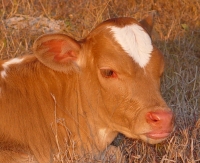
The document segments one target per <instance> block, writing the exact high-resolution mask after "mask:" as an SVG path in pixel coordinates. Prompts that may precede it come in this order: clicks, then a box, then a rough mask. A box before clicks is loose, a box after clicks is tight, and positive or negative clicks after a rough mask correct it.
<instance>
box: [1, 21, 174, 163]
mask: <svg viewBox="0 0 200 163" xmlns="http://www.w3.org/2000/svg"><path fill="white" fill-rule="evenodd" d="M151 29H152V18H151V17H147V18H146V19H144V20H142V21H141V22H137V21H136V20H135V19H133V18H125V17H124V18H115V19H110V20H107V21H105V22H103V23H101V24H100V25H99V26H97V27H96V28H95V29H94V30H93V31H92V32H91V33H90V34H89V35H88V36H87V37H86V38H85V39H83V40H81V41H76V40H74V39H72V38H70V37H68V36H67V35H64V34H49V35H44V36H42V37H40V38H38V39H37V40H36V41H35V43H34V46H33V48H34V55H27V56H23V57H21V58H14V59H10V60H7V61H0V162H17V161H19V162H20V161H21V160H22V159H23V158H25V157H26V156H28V155H33V156H34V158H35V159H36V160H37V161H38V162H40V163H49V162H53V158H54V157H55V155H56V154H57V153H59V152H60V154H62V153H61V152H62V151H64V152H65V153H63V155H65V156H66V157H72V153H73V152H75V153H77V154H78V155H79V156H82V155H84V154H86V153H93V154H94V155H96V154H97V153H100V152H102V151H104V150H105V149H106V147H107V146H108V145H109V144H110V143H111V142H112V141H113V139H114V138H115V137H116V136H117V134H118V133H123V134H124V135H126V136H127V137H130V138H136V139H142V140H144V141H146V142H148V143H151V144H154V143H159V142H161V141H163V140H165V139H166V138H167V137H168V136H169V134H170V133H171V131H172V129H173V114H172V112H171V110H170V108H169V107H168V106H167V104H166V103H165V101H164V100H163V98H162V97H161V94H160V77H161V75H162V73H163V69H164V60H163V55H162V53H161V52H160V51H159V50H158V49H157V48H156V47H155V46H154V45H153V44H152V42H151V39H150V36H149V34H150V32H151Z"/></svg>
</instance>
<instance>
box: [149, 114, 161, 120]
mask: <svg viewBox="0 0 200 163" xmlns="http://www.w3.org/2000/svg"><path fill="white" fill-rule="evenodd" d="M149 118H150V119H151V120H152V121H154V122H157V121H160V117H159V116H158V115H157V114H155V113H149Z"/></svg>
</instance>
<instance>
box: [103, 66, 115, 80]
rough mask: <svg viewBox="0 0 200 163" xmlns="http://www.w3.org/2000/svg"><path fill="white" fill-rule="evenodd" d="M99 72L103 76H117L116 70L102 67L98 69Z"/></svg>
mask: <svg viewBox="0 0 200 163" xmlns="http://www.w3.org/2000/svg"><path fill="white" fill-rule="evenodd" d="M100 72H101V75H102V76H103V77H104V78H116V77H117V74H116V72H115V71H113V70H112V69H107V68H105V69H104V68H102V69H100Z"/></svg>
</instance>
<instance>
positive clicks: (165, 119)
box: [146, 111, 173, 125]
mask: <svg viewBox="0 0 200 163" xmlns="http://www.w3.org/2000/svg"><path fill="white" fill-rule="evenodd" d="M172 117H173V114H172V112H169V111H155V112H148V113H147V114H146V121H147V123H149V124H160V123H162V125H169V124H170V123H171V122H172Z"/></svg>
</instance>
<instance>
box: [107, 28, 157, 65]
mask: <svg viewBox="0 0 200 163" xmlns="http://www.w3.org/2000/svg"><path fill="white" fill-rule="evenodd" d="M108 28H110V29H111V31H112V32H113V34H114V38H115V40H116V41H117V42H118V43H119V44H120V45H121V47H122V48H123V50H124V51H125V52H127V53H128V55H129V56H131V57H132V58H133V60H134V61H135V62H136V63H138V64H139V65H140V67H145V66H146V64H147V63H148V62H149V60H150V56H151V52H152V50H153V46H152V43H151V38H150V37H149V35H148V34H147V33H146V32H145V31H144V29H143V28H142V27H141V26H139V25H137V24H131V25H127V26H125V27H116V26H110V27H108Z"/></svg>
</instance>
